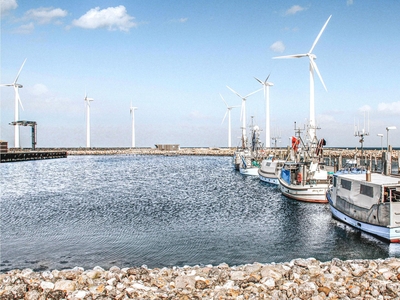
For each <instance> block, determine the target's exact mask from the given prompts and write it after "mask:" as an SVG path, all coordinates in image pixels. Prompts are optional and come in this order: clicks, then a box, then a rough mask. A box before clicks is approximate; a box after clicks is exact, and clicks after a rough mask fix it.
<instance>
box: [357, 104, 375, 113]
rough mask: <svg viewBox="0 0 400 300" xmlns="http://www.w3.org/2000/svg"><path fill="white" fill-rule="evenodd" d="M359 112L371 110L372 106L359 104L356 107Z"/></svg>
mask: <svg viewBox="0 0 400 300" xmlns="http://www.w3.org/2000/svg"><path fill="white" fill-rule="evenodd" d="M358 110H359V111H360V112H365V111H368V112H369V111H371V110H372V108H371V106H369V105H367V104H366V105H363V106H361V107H360V108H359V109H358Z"/></svg>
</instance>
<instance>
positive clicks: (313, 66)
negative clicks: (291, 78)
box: [310, 57, 328, 91]
mask: <svg viewBox="0 0 400 300" xmlns="http://www.w3.org/2000/svg"><path fill="white" fill-rule="evenodd" d="M310 63H311V66H312V68H313V69H314V70H315V71H316V72H317V74H318V77H319V80H321V82H322V85H323V86H324V89H325V91H328V90H327V89H326V86H325V83H324V80H323V79H322V76H321V74H320V73H319V70H318V67H317V64H316V63H315V61H314V60H313V59H312V58H311V57H310Z"/></svg>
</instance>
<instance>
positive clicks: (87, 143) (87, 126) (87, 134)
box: [84, 92, 94, 148]
mask: <svg viewBox="0 0 400 300" xmlns="http://www.w3.org/2000/svg"><path fill="white" fill-rule="evenodd" d="M84 101H85V102H86V147H87V148H90V101H94V99H93V98H88V97H87V95H86V92H85V98H84Z"/></svg>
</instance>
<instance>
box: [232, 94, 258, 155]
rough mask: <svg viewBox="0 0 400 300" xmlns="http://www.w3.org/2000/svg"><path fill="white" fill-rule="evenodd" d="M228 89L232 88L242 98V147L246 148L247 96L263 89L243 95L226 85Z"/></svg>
mask: <svg viewBox="0 0 400 300" xmlns="http://www.w3.org/2000/svg"><path fill="white" fill-rule="evenodd" d="M226 87H227V88H228V89H230V90H231V91H232V92H234V93H235V94H236V95H238V96H239V97H240V99H242V108H241V111H240V119H241V120H242V122H243V123H242V147H243V148H246V141H247V137H246V99H247V97H249V96H250V95H253V94H255V93H257V92H259V91H261V90H262V89H259V90H257V91H255V92H252V93H250V94H248V95H246V96H244V97H243V96H241V95H240V94H239V93H237V92H235V91H234V90H233V89H231V88H230V87H229V86H226Z"/></svg>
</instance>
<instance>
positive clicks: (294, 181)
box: [278, 161, 330, 203]
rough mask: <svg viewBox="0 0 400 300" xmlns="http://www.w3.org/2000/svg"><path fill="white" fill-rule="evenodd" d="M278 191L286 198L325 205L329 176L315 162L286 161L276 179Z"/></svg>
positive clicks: (321, 166) (320, 165)
mask: <svg viewBox="0 0 400 300" xmlns="http://www.w3.org/2000/svg"><path fill="white" fill-rule="evenodd" d="M278 180H279V185H280V190H281V192H282V194H283V195H285V196H286V197H288V198H291V199H294V200H299V201H304V202H314V203H327V202H328V200H327V199H326V192H327V190H328V188H329V183H330V181H329V174H328V171H327V170H325V169H324V165H322V164H319V163H316V162H293V161H287V162H285V164H284V165H283V167H282V170H281V173H280V175H279V177H278Z"/></svg>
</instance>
